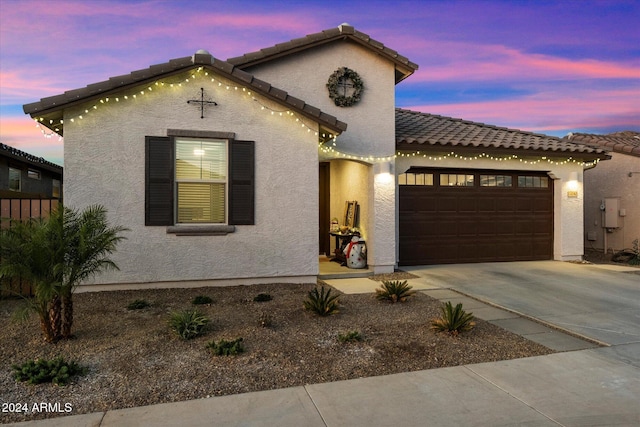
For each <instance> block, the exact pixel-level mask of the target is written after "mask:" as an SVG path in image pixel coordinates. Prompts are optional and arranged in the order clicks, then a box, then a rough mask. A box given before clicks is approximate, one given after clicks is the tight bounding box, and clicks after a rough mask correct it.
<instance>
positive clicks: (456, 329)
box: [431, 301, 476, 335]
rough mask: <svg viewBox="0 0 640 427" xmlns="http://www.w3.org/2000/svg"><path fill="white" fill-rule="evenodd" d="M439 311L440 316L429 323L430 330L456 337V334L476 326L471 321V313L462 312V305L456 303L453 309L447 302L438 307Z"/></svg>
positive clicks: (449, 302)
mask: <svg viewBox="0 0 640 427" xmlns="http://www.w3.org/2000/svg"><path fill="white" fill-rule="evenodd" d="M440 311H441V312H442V316H441V317H439V318H437V319H433V320H432V321H431V329H434V330H436V331H444V332H449V333H450V334H452V335H458V333H460V332H463V331H468V330H470V329H472V328H473V327H474V326H475V325H476V324H475V322H474V321H473V319H474V317H473V313H467V312H466V311H464V310H463V309H462V303H458V304H457V305H456V306H455V308H454V307H453V304H451V301H447V302H446V303H445V304H443V305H442V306H441V307H440Z"/></svg>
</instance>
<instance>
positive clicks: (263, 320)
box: [258, 311, 273, 328]
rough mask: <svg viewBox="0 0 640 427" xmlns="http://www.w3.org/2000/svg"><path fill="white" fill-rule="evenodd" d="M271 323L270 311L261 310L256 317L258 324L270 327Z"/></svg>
mask: <svg viewBox="0 0 640 427" xmlns="http://www.w3.org/2000/svg"><path fill="white" fill-rule="evenodd" d="M271 325H273V317H272V316H271V314H270V313H267V312H266V311H263V312H262V313H260V316H259V317H258V326H262V327H263V328H270V327H271Z"/></svg>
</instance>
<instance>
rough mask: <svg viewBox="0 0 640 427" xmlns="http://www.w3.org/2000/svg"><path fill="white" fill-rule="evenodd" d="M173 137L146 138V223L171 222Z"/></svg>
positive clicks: (161, 223) (171, 223) (165, 223)
mask: <svg viewBox="0 0 640 427" xmlns="http://www.w3.org/2000/svg"><path fill="white" fill-rule="evenodd" d="M173 157H174V148H173V138H171V137H162V136H147V137H146V138H145V198H144V214H145V218H144V224H145V225H173V167H174V166H173V163H174V161H173Z"/></svg>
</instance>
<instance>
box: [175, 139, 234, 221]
mask: <svg viewBox="0 0 640 427" xmlns="http://www.w3.org/2000/svg"><path fill="white" fill-rule="evenodd" d="M198 141H202V142H224V143H225V153H224V159H225V179H224V180H222V179H194V178H178V170H177V169H178V168H177V162H178V154H177V153H178V145H179V144H180V143H181V142H198ZM174 155H175V157H174V159H175V160H174V186H173V187H174V188H173V191H174V200H175V209H174V224H176V225H227V224H228V222H229V212H228V211H229V140H228V139H222V138H189V137H176V138H175V139H174ZM181 183H197V184H203V183H209V184H224V222H198V221H187V222H179V221H178V217H179V215H178V212H179V209H180V199H179V198H178V186H179V185H180V184H181Z"/></svg>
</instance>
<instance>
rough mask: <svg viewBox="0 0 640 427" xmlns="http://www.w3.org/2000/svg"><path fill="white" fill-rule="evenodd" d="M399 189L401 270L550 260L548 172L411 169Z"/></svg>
mask: <svg viewBox="0 0 640 427" xmlns="http://www.w3.org/2000/svg"><path fill="white" fill-rule="evenodd" d="M398 185H399V187H398V191H399V196H398V197H399V264H400V265H424V264H450V263H471V262H495V261H532V260H547V259H552V258H553V182H552V180H551V179H550V178H549V177H548V175H547V173H546V172H531V171H503V170H470V169H438V168H422V167H420V168H415V167H412V168H410V169H409V170H407V171H406V172H405V173H403V174H400V175H399V176H398Z"/></svg>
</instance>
